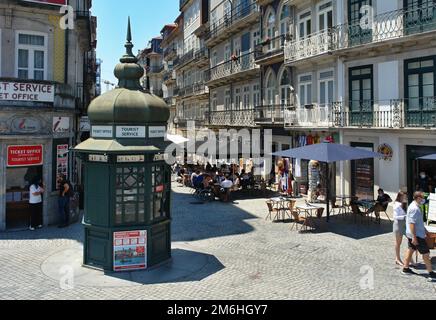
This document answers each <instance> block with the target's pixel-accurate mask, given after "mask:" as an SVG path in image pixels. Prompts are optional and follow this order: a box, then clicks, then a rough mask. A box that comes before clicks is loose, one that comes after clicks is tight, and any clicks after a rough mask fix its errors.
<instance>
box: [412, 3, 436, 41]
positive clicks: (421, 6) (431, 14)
mask: <svg viewBox="0 0 436 320" xmlns="http://www.w3.org/2000/svg"><path fill="white" fill-rule="evenodd" d="M404 11H405V14H404V30H405V33H406V34H414V33H420V32H424V31H428V30H434V29H435V28H436V27H435V23H436V4H435V2H434V0H404Z"/></svg>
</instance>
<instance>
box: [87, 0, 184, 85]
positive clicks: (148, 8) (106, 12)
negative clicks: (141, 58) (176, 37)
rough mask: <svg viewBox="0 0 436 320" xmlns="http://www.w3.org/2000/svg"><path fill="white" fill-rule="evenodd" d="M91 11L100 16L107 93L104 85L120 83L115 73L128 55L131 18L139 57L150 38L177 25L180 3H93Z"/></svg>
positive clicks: (114, 0)
mask: <svg viewBox="0 0 436 320" xmlns="http://www.w3.org/2000/svg"><path fill="white" fill-rule="evenodd" d="M91 11H92V14H93V15H94V16H97V58H98V59H101V60H102V61H103V63H102V75H101V79H102V92H105V91H106V85H105V84H104V83H103V81H105V80H108V81H110V82H112V83H115V84H117V83H118V82H117V79H116V78H115V76H114V75H113V71H114V67H115V65H116V64H117V63H118V62H119V59H120V57H121V56H122V55H123V54H124V52H125V48H124V44H125V43H126V34H127V18H128V16H130V20H131V24H132V38H133V40H132V42H133V44H134V45H135V47H134V48H133V53H135V54H136V53H137V52H138V50H140V49H144V48H145V47H146V46H147V44H148V41H149V40H150V39H151V38H153V37H155V36H159V35H160V31H161V30H162V28H163V26H164V25H165V24H168V23H173V22H174V20H175V19H176V18H177V16H178V15H179V0H123V1H117V0H94V1H93V5H92V9H91Z"/></svg>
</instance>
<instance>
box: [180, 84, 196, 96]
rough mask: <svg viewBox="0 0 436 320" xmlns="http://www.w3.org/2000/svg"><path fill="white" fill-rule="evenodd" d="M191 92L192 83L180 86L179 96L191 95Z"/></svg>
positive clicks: (192, 90) (192, 91)
mask: <svg viewBox="0 0 436 320" xmlns="http://www.w3.org/2000/svg"><path fill="white" fill-rule="evenodd" d="M193 94H194V87H193V86H192V85H189V86H185V87H183V88H180V91H179V95H180V96H181V97H184V96H192V95H193Z"/></svg>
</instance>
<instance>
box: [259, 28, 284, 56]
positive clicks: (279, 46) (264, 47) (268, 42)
mask: <svg viewBox="0 0 436 320" xmlns="http://www.w3.org/2000/svg"><path fill="white" fill-rule="evenodd" d="M286 38H287V36H286V35H284V34H283V35H280V36H278V37H275V38H272V39H269V38H267V39H265V41H263V42H262V43H261V44H260V45H259V46H258V47H257V48H256V61H257V62H258V63H259V62H260V61H262V60H265V59H268V60H270V59H271V58H273V57H275V56H281V55H283V52H284V47H285V40H286Z"/></svg>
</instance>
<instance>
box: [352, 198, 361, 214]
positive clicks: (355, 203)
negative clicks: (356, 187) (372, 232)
mask: <svg viewBox="0 0 436 320" xmlns="http://www.w3.org/2000/svg"><path fill="white" fill-rule="evenodd" d="M358 201H359V198H357V197H352V198H351V201H350V207H351V211H352V212H353V214H356V215H363V212H362V211H361V210H360V208H359V204H358Z"/></svg>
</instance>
